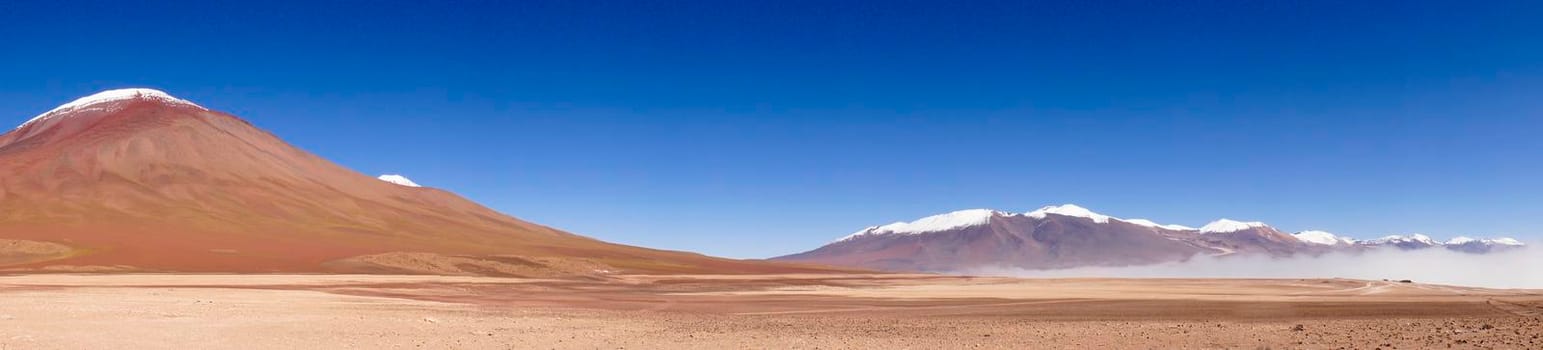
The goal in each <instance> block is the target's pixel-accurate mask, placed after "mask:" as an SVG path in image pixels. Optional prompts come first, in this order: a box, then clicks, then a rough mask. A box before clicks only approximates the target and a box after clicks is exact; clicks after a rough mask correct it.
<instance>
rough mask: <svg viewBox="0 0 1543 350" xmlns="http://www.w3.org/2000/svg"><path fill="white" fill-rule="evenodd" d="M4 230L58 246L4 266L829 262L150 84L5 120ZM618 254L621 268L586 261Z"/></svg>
mask: <svg viewBox="0 0 1543 350" xmlns="http://www.w3.org/2000/svg"><path fill="white" fill-rule="evenodd" d="M386 180H393V178H387V179H386ZM400 180H403V181H400V182H396V183H400V184H404V185H414V184H413V183H411V182H410V181H406V179H405V178H401V179H400ZM0 241H21V242H24V243H25V242H29V241H30V242H34V243H39V244H42V243H47V244H50V245H57V246H60V247H62V248H60V249H56V250H55V252H54V253H50V255H48V256H42V257H37V258H31V257H29V258H27V259H23V260H20V261H18V260H15V259H10V258H9V257H11V256H13V255H8V254H11V253H13V252H12V251H6V249H7V248H10V247H7V246H6V244H0V270H6V271H13V270H14V271H32V270H36V269H43V270H47V269H49V268H51V267H55V266H113V267H115V268H125V269H135V270H141V271H156V272H263V273H273V272H297V273H319V272H352V273H452V274H495V273H496V274H500V275H503V274H505V273H514V272H508V271H505V270H504V269H502V268H492V267H488V266H494V265H497V266H505V265H498V264H504V263H498V262H500V261H511V260H510V259H511V257H514V256H524V257H540V258H541V259H555V260H545V261H558V262H559V263H554V264H546V263H536V261H537V260H536V259H531V260H523V259H520V260H519V261H525V262H524V263H521V264H520V265H519V267H518V269H519V271H524V272H517V273H514V274H516V275H521V274H529V275H528V276H537V275H542V276H547V275H550V276H558V275H565V274H569V273H575V274H591V273H593V271H594V269H596V268H604V269H608V270H618V269H625V270H631V271H635V272H638V273H649V272H650V271H654V272H669V273H682V272H685V271H691V272H696V273H743V272H750V271H756V272H766V271H811V269H813V270H825V269H823V268H818V267H809V266H797V267H793V266H788V265H785V264H776V263H766V262H759V261H742V260H729V259H719V258H713V257H708V256H703V255H698V254H687V253H681V252H672V251H662V250H653V249H646V248H639V247H632V246H626V245H620V244H613V243H607V242H604V241H600V240H596V239H591V238H588V237H582V236H578V235H575V234H572V233H568V232H564V231H561V230H557V229H553V228H550V227H546V226H542V225H538V224H534V223H530V222H526V221H523V220H520V219H517V218H514V217H512V216H509V215H505V214H503V213H499V212H497V211H495V210H492V209H489V208H487V207H484V206H482V205H479V204H477V203H475V202H472V201H470V200H467V199H465V198H462V197H460V196H458V195H456V194H454V193H450V192H447V191H442V190H437V189H431V188H411V187H405V186H399V185H395V184H392V183H386V182H383V181H380V180H377V179H376V178H373V177H370V176H367V175H364V174H361V173H359V172H357V171H354V170H351V169H348V168H346V167H343V166H341V165H338V164H336V163H333V162H331V161H328V160H327V159H325V158H322V157H320V156H317V155H315V154H312V153H310V152H306V151H305V150H302V149H300V148H297V147H294V146H292V145H290V144H289V143H287V142H284V141H283V140H282V139H280V138H279V137H278V136H277V135H274V134H273V133H270V132H268V131H265V130H262V129H259V128H257V127H256V126H255V125H253V124H252V123H250V122H247V121H246V120H243V119H241V118H239V117H236V116H234V115H230V114H226V113H222V112H218V111H213V110H209V109H207V108H204V107H202V106H199V105H198V104H195V103H192V102H189V101H186V100H182V99H178V98H176V97H172V96H171V95H169V94H166V93H164V92H160V91H156V90H150V89H124V90H112V91H104V92H101V93H97V94H93V95H91V96H87V97H84V98H80V99H76V100H74V101H71V102H69V103H66V104H64V105H61V106H58V107H57V108H53V109H52V110H50V111H48V112H44V113H43V114H41V115H38V116H36V117H34V118H32V120H30V121H28V122H27V123H24V124H23V125H22V126H20V127H18V128H17V129H16V130H11V131H9V132H3V133H0ZM23 246H24V247H25V246H26V245H23ZM399 254H414V255H415V256H417V254H429V255H433V256H438V257H439V258H448V257H449V256H452V255H453V256H454V257H455V258H456V259H462V258H465V259H473V260H475V261H476V262H477V264H473V265H474V266H478V269H479V270H477V271H472V270H459V271H455V270H457V269H459V268H457V269H452V270H423V267H422V265H417V264H403V263H400V261H399V260H396V259H397V258H401V256H400V255H399ZM381 256H386V257H385V258H381ZM595 257H606V258H605V260H606V262H604V263H602V262H599V261H594V260H591V259H593V258H595ZM419 258H421V256H419V257H414V258H411V259H410V260H413V261H417V260H416V259H419ZM425 259H431V260H432V259H437V258H435V257H432V256H431V257H428V258H425ZM515 259H518V258H515ZM612 259H616V260H612ZM581 261H582V262H581ZM612 261H615V262H620V263H621V266H626V267H615V266H606V267H592V265H591V264H601V265H604V264H608V263H612ZM483 263H487V264H493V265H483ZM495 263H496V264H495ZM469 266H471V265H469ZM436 271H437V272H436ZM493 271H498V272H493ZM511 271H512V270H511Z"/></svg>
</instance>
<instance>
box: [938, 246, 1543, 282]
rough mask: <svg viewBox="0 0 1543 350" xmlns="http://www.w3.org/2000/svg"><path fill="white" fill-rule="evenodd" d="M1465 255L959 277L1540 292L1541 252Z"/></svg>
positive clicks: (991, 271)
mask: <svg viewBox="0 0 1543 350" xmlns="http://www.w3.org/2000/svg"><path fill="white" fill-rule="evenodd" d="M1536 247H1537V245H1535V244H1534V245H1529V246H1528V247H1526V248H1522V249H1512V250H1510V251H1497V252H1492V253H1489V254H1469V253H1462V252H1455V251H1450V250H1447V249H1440V248H1433V249H1422V250H1412V251H1401V250H1398V249H1391V248H1385V249H1377V250H1372V251H1366V252H1361V253H1331V254H1325V255H1319V256H1300V255H1299V256H1296V257H1290V258H1275V257H1268V256H1230V257H1211V256H1202V257H1197V258H1194V259H1190V260H1189V261H1185V262H1174V263H1165V264H1157V265H1145V266H1128V267H1081V268H1071V269H1060V270H1025V269H1017V268H979V269H973V270H968V271H959V272H960V273H964V274H970V275H994V276H1017V277H1132V278H1355V279H1368V280H1381V279H1389V280H1413V281H1415V282H1420V283H1435V284H1449V285H1462V286H1473V287H1488V288H1543V269H1539V267H1540V266H1543V249H1538V248H1536Z"/></svg>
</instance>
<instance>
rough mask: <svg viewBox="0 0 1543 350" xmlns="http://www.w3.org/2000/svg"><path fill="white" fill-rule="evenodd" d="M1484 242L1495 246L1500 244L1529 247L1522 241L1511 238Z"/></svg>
mask: <svg viewBox="0 0 1543 350" xmlns="http://www.w3.org/2000/svg"><path fill="white" fill-rule="evenodd" d="M1484 242H1485V243H1494V244H1499V245H1515V246H1522V245H1527V244H1525V243H1522V241H1518V240H1516V239H1515V238H1511V237H1500V238H1496V239H1486V240H1484Z"/></svg>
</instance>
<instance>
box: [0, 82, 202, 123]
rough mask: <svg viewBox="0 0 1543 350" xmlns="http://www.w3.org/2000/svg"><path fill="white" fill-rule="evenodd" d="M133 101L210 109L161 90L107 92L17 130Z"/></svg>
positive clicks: (50, 112) (58, 109)
mask: <svg viewBox="0 0 1543 350" xmlns="http://www.w3.org/2000/svg"><path fill="white" fill-rule="evenodd" d="M133 99H148V100H155V101H161V102H165V103H171V104H179V105H185V106H190V107H195V108H198V109H204V110H207V109H208V108H204V107H203V106H199V105H198V104H196V103H193V102H189V101H187V100H183V99H180V98H176V97H173V96H172V95H171V94H167V93H166V92H163V91H160V90H155V89H142V88H135V89H117V90H107V91H102V92H98V93H95V94H92V95H91V96H86V97H81V98H78V99H75V100H74V101H70V103H66V104H63V105H60V106H59V107H54V109H51V110H48V111H47V112H43V114H39V115H37V116H36V117H32V119H30V120H27V122H25V123H22V124H21V125H20V126H17V128H18V129H19V128H22V127H25V126H27V125H30V124H32V123H36V122H41V121H44V120H48V119H50V118H53V117H54V116H57V115H60V114H63V113H64V112H71V111H78V110H88V109H91V108H94V107H95V106H98V105H101V104H103V103H107V102H114V101H123V100H133Z"/></svg>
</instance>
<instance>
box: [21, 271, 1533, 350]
mask: <svg viewBox="0 0 1543 350" xmlns="http://www.w3.org/2000/svg"><path fill="white" fill-rule="evenodd" d="M1540 335H1543V295H1540V294H1539V293H1538V292H1537V291H1516V290H1486V289H1476V288H1460V287H1449V286H1437V285H1425V284H1417V283H1397V282H1382V281H1360V280H1134V279H1053V280H1023V279H1005V278H964V277H940V276H925V275H907V276H894V275H860V276H853V275H753V276H617V277H614V278H613V279H611V280H606V281H571V280H538V279H514V278H488V277H446V276H375V275H171V274H111V275H73V274H72V275H48V274H41V275H14V276H3V277H0V349H30V348H75V349H79V348H134V349H142V348H190V347H196V348H359V349H393V348H395V349H413V348H470V349H505V348H516V349H528V348H558V349H592V348H605V349H616V348H631V349H637V348H669V349H680V348H687V349H689V348H699V349H725V348H808V349H813V348H821V349H830V348H888V349H901V348H912V349H932V348H1013V349H1021V348H1040V349H1042V348H1067V349H1085V348H1111V347H1113V348H1249V349H1255V348H1324V349H1336V348H1367V349H1370V348H1379V347H1380V348H1383V349H1391V348H1401V349H1423V348H1447V347H1452V348H1512V349H1537V348H1543V339H1540Z"/></svg>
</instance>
